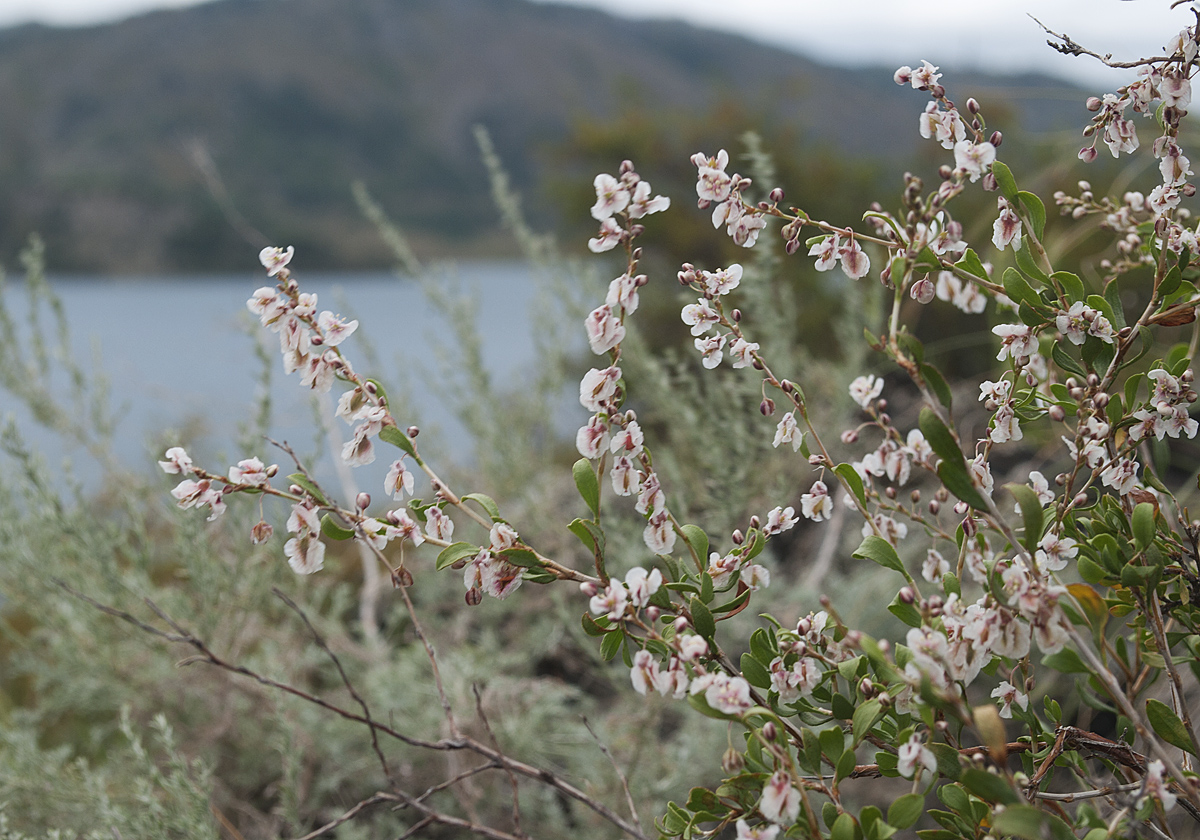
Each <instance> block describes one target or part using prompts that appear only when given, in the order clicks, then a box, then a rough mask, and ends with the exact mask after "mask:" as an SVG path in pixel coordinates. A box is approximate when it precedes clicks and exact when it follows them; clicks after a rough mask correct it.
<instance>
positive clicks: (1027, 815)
mask: <svg viewBox="0 0 1200 840" xmlns="http://www.w3.org/2000/svg"><path fill="white" fill-rule="evenodd" d="M980 772H982V771H980ZM993 778H996V777H994V776H993ZM993 825H994V826H995V829H996V831H997V832H999V833H1000V834H1002V835H1012V836H1013V837H1020V838H1021V840H1074V838H1075V832H1073V831H1072V830H1071V829H1070V827H1069V826H1068V825H1067V824H1066V823H1065V822H1063V821H1062V820H1060V819H1059V818H1058V817H1055V816H1053V815H1051V814H1047V813H1046V812H1045V811H1042V810H1040V809H1038V808H1034V807H1033V806H1031V805H1009V806H1008V807H1007V808H1005V809H1004V811H1003V812H1001V813H999V814H996V815H995V820H994V822H993Z"/></svg>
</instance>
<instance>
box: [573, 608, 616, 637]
mask: <svg viewBox="0 0 1200 840" xmlns="http://www.w3.org/2000/svg"><path fill="white" fill-rule="evenodd" d="M601 622H603V624H602V623H601ZM580 624H582V625H583V632H584V633H587V634H588V635H589V636H593V637H595V636H603V635H604V634H605V633H607V632H608V631H609V630H610V629H611V627H612V625H611V624H610V623H609V620H608V616H604V617H602V618H592V617H591V616H590V615H588V614H587V613H584V614H583V618H581V619H580Z"/></svg>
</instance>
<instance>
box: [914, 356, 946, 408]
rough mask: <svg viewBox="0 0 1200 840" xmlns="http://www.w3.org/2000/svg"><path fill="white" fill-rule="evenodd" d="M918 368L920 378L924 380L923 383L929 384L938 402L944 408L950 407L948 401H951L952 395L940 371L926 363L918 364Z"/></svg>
mask: <svg viewBox="0 0 1200 840" xmlns="http://www.w3.org/2000/svg"><path fill="white" fill-rule="evenodd" d="M919 370H920V372H921V378H922V379H924V380H925V383H926V384H927V385H929V387H930V388H931V389H933V393H934V394H935V395H937V398H938V402H940V403H941V404H942V405H944V406H945V407H946V410H947V411H949V410H950V409H951V408H952V406H951V405H950V403H951V402H952V401H953V399H954V396H953V394H951V393H950V386H949V385H947V384H946V379H945V377H943V376H942V373H941V371H939V370H938V369H937V368H935V367H934V366H933V365H926V364H922V365H920V366H919Z"/></svg>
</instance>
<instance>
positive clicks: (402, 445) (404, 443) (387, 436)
mask: <svg viewBox="0 0 1200 840" xmlns="http://www.w3.org/2000/svg"><path fill="white" fill-rule="evenodd" d="M379 439H380V440H381V441H383V442H384V443H390V444H391V445H392V446H394V447H396V448H397V449H403V450H404V451H405V452H407V453H408V454H409V455H412V456H413V457H414V458H415V457H416V455H417V450H416V449H415V448H414V447H413V443H412V438H410V437H409V436H408V435H406V434H405V433H404V432H403V431H401V430H400V429H399V428H397V427H396V426H384V427H383V428H382V429H380V430H379Z"/></svg>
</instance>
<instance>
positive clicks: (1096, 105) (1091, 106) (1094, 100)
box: [1084, 96, 1101, 111]
mask: <svg viewBox="0 0 1200 840" xmlns="http://www.w3.org/2000/svg"><path fill="white" fill-rule="evenodd" d="M1084 104H1085V105H1086V107H1087V109H1088V110H1089V111H1099V110H1100V105H1101V102H1100V97H1098V96H1089V97H1088V98H1087V102H1086V103H1084Z"/></svg>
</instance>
